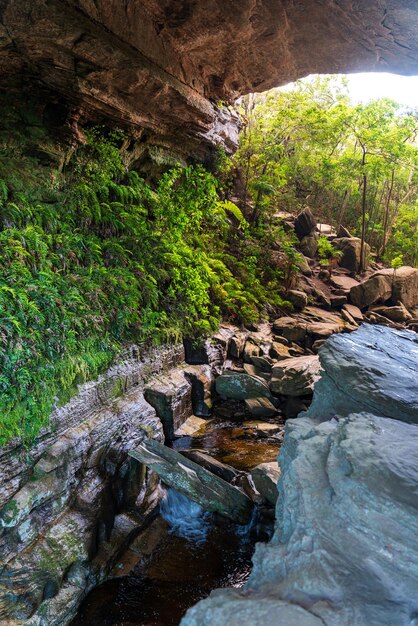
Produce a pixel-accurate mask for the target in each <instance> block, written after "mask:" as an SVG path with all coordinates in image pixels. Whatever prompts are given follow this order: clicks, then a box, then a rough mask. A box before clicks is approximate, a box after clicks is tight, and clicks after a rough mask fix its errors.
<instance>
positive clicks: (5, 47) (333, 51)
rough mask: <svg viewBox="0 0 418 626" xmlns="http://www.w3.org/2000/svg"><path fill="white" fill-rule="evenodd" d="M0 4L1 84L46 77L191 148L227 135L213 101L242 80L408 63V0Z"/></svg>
mask: <svg viewBox="0 0 418 626" xmlns="http://www.w3.org/2000/svg"><path fill="white" fill-rule="evenodd" d="M0 16H1V25H0V80H1V87H2V89H6V90H7V89H15V90H16V89H20V90H21V91H22V94H23V93H24V92H25V90H30V89H36V88H45V89H47V90H49V92H51V93H55V94H57V96H60V97H61V98H64V99H65V100H66V101H68V102H70V103H71V106H73V107H74V108H76V109H77V110H78V112H79V113H78V114H79V115H82V116H84V118H87V119H91V120H96V119H108V120H112V121H113V122H114V123H117V124H119V125H121V126H123V127H129V128H130V129H132V130H133V131H134V130H135V129H137V130H138V131H139V129H141V132H144V129H145V131H146V132H148V133H151V134H153V135H154V136H155V137H159V139H160V142H161V144H164V143H166V144H167V145H169V144H171V145H175V144H177V145H180V144H182V145H189V146H191V148H190V149H192V147H193V146H195V148H196V147H197V146H199V145H202V144H208V145H210V144H214V143H217V142H218V141H222V140H225V141H226V142H228V137H230V141H231V142H232V143H233V142H234V136H233V131H231V128H232V127H233V123H232V124H231V119H230V114H229V112H227V110H225V107H221V109H220V110H219V108H218V107H217V104H219V103H220V102H222V103H229V102H232V101H233V100H234V99H235V98H236V97H238V96H239V95H242V94H246V93H248V92H252V91H264V90H266V89H269V88H271V87H274V86H279V85H282V84H285V83H287V82H290V81H293V80H295V79H297V78H300V77H303V76H306V75H307V74H311V73H347V72H354V71H390V72H395V73H400V74H418V36H417V35H418V2H416V0H396V1H395V0H369V1H365V0H362V1H350V0H315V1H314V0H311V1H308V0H299V1H298V0H0ZM232 122H233V120H232ZM231 132H232V134H231Z"/></svg>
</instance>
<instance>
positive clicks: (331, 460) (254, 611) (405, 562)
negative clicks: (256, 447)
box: [182, 326, 418, 626]
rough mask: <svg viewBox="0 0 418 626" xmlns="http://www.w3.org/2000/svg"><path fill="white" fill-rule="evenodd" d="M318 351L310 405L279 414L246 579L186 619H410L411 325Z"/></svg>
mask: <svg viewBox="0 0 418 626" xmlns="http://www.w3.org/2000/svg"><path fill="white" fill-rule="evenodd" d="M320 359H321V364H322V367H323V368H324V369H325V373H324V374H323V375H322V378H321V380H320V381H319V382H318V383H317V384H316V386H315V393H314V401H313V404H312V405H311V408H310V409H309V411H308V412H307V413H305V414H304V417H298V418H297V419H294V420H288V422H287V423H286V430H285V439H284V444H283V445H282V447H281V452H280V455H279V463H280V469H281V478H280V480H279V483H278V491H279V496H278V501H277V507H276V530H275V534H274V537H273V539H272V541H271V542H270V543H268V544H258V546H257V548H256V553H255V556H254V559H253V562H254V568H253V571H252V573H251V576H250V578H249V580H248V582H247V583H246V585H245V586H244V588H243V589H242V590H235V589H234V590H232V589H231V590H218V591H216V592H214V593H212V594H211V596H210V597H209V598H208V599H206V600H203V601H201V602H200V603H198V604H197V605H196V606H195V607H193V608H192V609H190V610H189V611H188V612H187V614H186V616H185V617H184V619H183V620H182V626H196V625H197V624H199V626H209V624H210V626H221V624H222V625H223V624H225V623H228V624H238V623H240V621H239V620H242V621H244V622H245V621H246V623H248V624H260V625H263V626H267V625H268V624H272V623H274V624H275V625H276V626H289V624H295V625H296V624H297V625H298V626H308V625H309V626H311V625H313V624H315V625H316V624H317V625H318V626H319V624H321V625H322V626H353V625H354V624H355V626H372V625H373V626H374V625H376V626H377V625H379V626H394V625H395V624H396V626H412V625H414V624H415V623H416V620H417V616H418V598H417V594H416V585H417V580H418V547H417V542H416V540H415V537H416V534H417V532H418V516H417V511H418V488H417V485H418V424H417V421H418V412H417V411H418V388H417V385H416V372H417V368H418V340H417V336H416V334H414V333H413V332H408V331H403V332H399V331H393V330H390V329H388V328H385V327H378V326H362V327H361V328H360V329H359V330H357V331H356V332H354V333H352V334H351V335H334V336H333V337H331V338H330V339H329V340H328V341H327V342H326V343H325V344H324V345H323V346H322V348H321V349H320ZM343 398H344V399H343ZM266 607H270V611H271V613H270V615H267V614H266V612H265V609H266ZM221 609H222V610H221ZM298 609H300V612H299V613H298V612H297V610H298ZM272 616H274V618H273V617H272Z"/></svg>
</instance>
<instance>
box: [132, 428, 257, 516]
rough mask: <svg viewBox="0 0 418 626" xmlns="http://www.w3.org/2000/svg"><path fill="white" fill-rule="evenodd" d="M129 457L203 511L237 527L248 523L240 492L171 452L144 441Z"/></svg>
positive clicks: (246, 500)
mask: <svg viewBox="0 0 418 626" xmlns="http://www.w3.org/2000/svg"><path fill="white" fill-rule="evenodd" d="M130 455H131V456H132V457H133V458H134V459H136V460H137V461H139V462H140V463H142V464H144V465H146V466H147V467H149V468H150V469H152V470H153V471H154V472H155V473H156V474H158V476H160V478H161V479H162V480H163V482H164V483H165V484H166V485H168V486H169V487H172V488H173V489H176V490H177V491H179V492H180V493H182V494H183V495H185V496H187V497H189V498H190V499H191V500H193V501H195V502H198V503H199V504H200V505H202V506H203V508H204V509H205V510H206V511H216V512H218V513H220V514H221V515H224V516H225V517H227V518H229V519H232V520H233V521H235V522H238V523H241V524H246V523H247V522H248V521H249V519H250V517H251V513H252V503H251V500H250V499H249V498H248V497H247V496H246V495H245V494H244V493H243V492H241V491H240V490H239V489H238V488H237V487H234V486H232V485H230V484H229V483H228V482H227V481H225V480H224V479H222V478H219V476H216V475H215V474H213V473H212V472H210V471H208V470H207V469H205V468H204V467H202V466H201V465H198V463H195V462H194V461H191V460H190V459H188V458H186V457H184V456H182V455H180V454H179V453H178V452H176V451H175V450H171V449H170V448H167V447H166V446H163V445H161V444H160V443H158V442H157V441H152V440H148V441H144V442H143V443H141V444H140V445H139V446H137V447H136V448H135V449H134V450H131V452H130Z"/></svg>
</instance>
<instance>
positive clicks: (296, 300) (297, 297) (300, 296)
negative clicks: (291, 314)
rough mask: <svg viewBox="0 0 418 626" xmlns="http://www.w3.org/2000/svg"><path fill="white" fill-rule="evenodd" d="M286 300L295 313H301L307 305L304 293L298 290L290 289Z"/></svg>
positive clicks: (306, 297)
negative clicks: (291, 305)
mask: <svg viewBox="0 0 418 626" xmlns="http://www.w3.org/2000/svg"><path fill="white" fill-rule="evenodd" d="M286 300H289V302H291V303H292V304H293V306H294V307H295V309H296V311H301V310H302V309H304V308H305V306H307V305H308V296H307V295H306V293H305V292H304V291H300V290H299V289H290V291H288V292H287V294H286Z"/></svg>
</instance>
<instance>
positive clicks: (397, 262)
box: [390, 254, 403, 270]
mask: <svg viewBox="0 0 418 626" xmlns="http://www.w3.org/2000/svg"><path fill="white" fill-rule="evenodd" d="M390 265H391V267H392V268H393V269H394V270H398V269H399V268H400V267H402V265H403V257H402V254H400V255H399V256H395V257H394V258H393V259H392V261H391V262H390Z"/></svg>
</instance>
